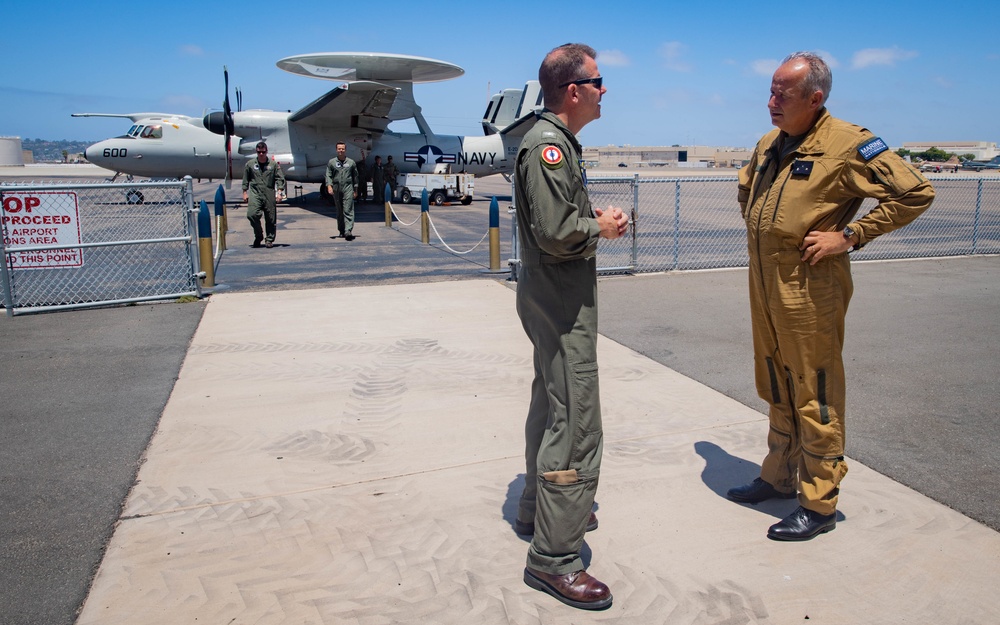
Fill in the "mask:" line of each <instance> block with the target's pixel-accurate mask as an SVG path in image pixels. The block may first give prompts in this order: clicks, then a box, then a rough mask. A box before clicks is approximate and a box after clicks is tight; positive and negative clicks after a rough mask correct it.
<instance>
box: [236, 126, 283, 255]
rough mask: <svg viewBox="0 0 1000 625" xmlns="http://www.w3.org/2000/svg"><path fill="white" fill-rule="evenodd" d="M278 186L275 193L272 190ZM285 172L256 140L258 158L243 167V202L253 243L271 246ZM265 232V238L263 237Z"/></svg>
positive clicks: (254, 245) (263, 145)
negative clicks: (268, 156) (245, 206)
mask: <svg viewBox="0 0 1000 625" xmlns="http://www.w3.org/2000/svg"><path fill="white" fill-rule="evenodd" d="M275 189H277V194H276V193H275ZM284 193H285V174H284V172H282V171H281V165H279V164H278V163H277V161H270V160H268V158H267V144H266V143H264V142H263V141H260V142H258V143H257V158H256V159H254V160H252V161H247V164H246V166H245V167H244V168H243V201H244V202H246V203H247V219H248V220H249V221H250V226H251V227H252V228H253V245H252V246H251V247H260V242H261V241H264V245H265V246H266V247H273V246H274V237H275V235H276V234H277V230H278V206H277V202H278V201H279V200H282V199H284ZM261 215H263V216H264V231H261V229H260V217H261ZM265 233H266V238H265Z"/></svg>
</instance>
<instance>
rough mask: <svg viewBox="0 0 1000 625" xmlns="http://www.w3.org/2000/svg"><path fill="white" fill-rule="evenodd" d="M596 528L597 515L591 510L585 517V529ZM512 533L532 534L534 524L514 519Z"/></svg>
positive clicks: (590, 530)
mask: <svg viewBox="0 0 1000 625" xmlns="http://www.w3.org/2000/svg"><path fill="white" fill-rule="evenodd" d="M596 529H597V515H596V514H594V513H593V512H591V513H590V518H588V519H587V531H588V532H593V531H594V530H596ZM514 533H515V534H518V535H520V536H532V535H534V533H535V524H534V523H533V522H530V521H529V522H524V521H522V520H520V519H514Z"/></svg>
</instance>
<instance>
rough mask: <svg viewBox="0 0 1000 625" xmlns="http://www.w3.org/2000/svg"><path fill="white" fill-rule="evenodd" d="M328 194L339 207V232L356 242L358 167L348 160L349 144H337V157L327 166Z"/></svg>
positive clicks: (351, 160)
mask: <svg viewBox="0 0 1000 625" xmlns="http://www.w3.org/2000/svg"><path fill="white" fill-rule="evenodd" d="M326 192H327V193H329V194H330V197H332V198H333V203H334V205H335V206H336V207H337V230H338V231H339V232H340V236H342V237H344V238H345V239H347V240H348V241H353V240H354V232H353V230H354V200H355V199H356V198H357V197H358V167H357V165H356V164H355V163H354V160H353V159H350V158H347V144H346V143H344V142H342V141H341V142H339V143H337V156H335V157H334V158H331V159H330V162H329V163H327V164H326Z"/></svg>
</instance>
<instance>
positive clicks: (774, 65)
mask: <svg viewBox="0 0 1000 625" xmlns="http://www.w3.org/2000/svg"><path fill="white" fill-rule="evenodd" d="M779 65H781V61H779V60H778V59H757V60H756V61H751V62H750V70H751V71H753V73H754V74H757V75H758V76H770V75H771V74H773V73H774V70H776V69H778V66H779Z"/></svg>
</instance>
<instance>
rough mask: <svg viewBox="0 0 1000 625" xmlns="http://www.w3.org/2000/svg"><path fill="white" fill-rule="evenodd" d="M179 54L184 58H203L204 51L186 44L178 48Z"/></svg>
mask: <svg viewBox="0 0 1000 625" xmlns="http://www.w3.org/2000/svg"><path fill="white" fill-rule="evenodd" d="M180 51H181V54H183V55H184V56H204V55H205V51H204V50H202V48H201V46H198V45H195V44H193V43H186V44H184V45H182V46H181V47H180Z"/></svg>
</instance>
